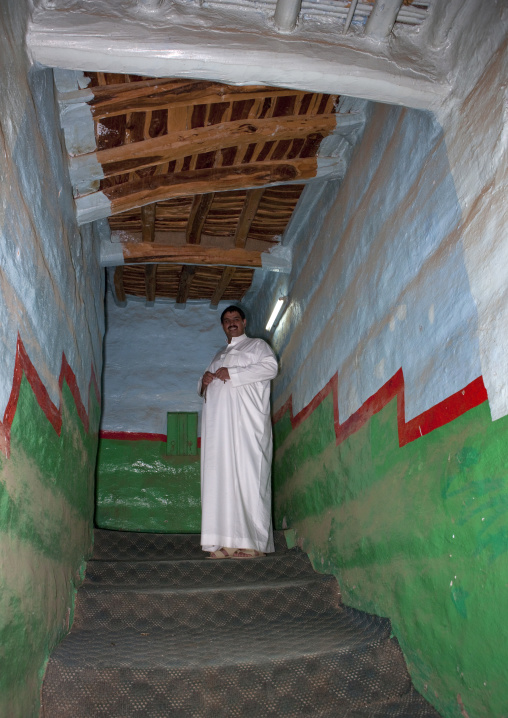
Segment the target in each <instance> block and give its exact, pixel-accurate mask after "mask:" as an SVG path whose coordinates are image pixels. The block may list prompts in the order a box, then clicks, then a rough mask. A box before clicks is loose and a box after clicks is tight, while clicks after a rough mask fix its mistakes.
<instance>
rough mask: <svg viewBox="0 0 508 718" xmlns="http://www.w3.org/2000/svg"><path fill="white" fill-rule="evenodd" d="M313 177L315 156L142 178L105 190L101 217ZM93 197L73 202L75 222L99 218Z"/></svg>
mask: <svg viewBox="0 0 508 718" xmlns="http://www.w3.org/2000/svg"><path fill="white" fill-rule="evenodd" d="M337 167H338V168H340V167H341V164H340V160H338V162H337ZM334 171H336V170H335V168H334V166H333V165H329V166H328V176H330V177H333V176H334ZM316 175H317V159H316V157H306V158H304V159H296V160H277V161H273V160H272V161H268V162H260V163H255V164H244V165H232V166H230V167H212V168H209V169H201V170H191V171H188V172H175V173H173V174H171V175H164V176H151V177H144V178H142V179H135V180H131V181H129V182H124V183H123V184H119V185H115V186H113V187H107V188H105V189H104V190H103V195H104V196H105V197H106V198H107V199H108V200H109V206H108V207H106V206H105V205H104V204H103V205H102V207H101V216H106V217H107V216H110V215H112V214H118V213H119V212H126V211H128V210H131V209H133V208H135V207H142V206H143V205H145V204H150V203H151V202H160V201H164V200H168V199H171V198H173V197H186V196H191V195H195V194H206V193H208V192H225V191H228V190H234V189H244V188H248V187H252V188H253V187H265V186H268V185H280V184H284V183H285V182H295V183H298V182H302V181H305V180H309V179H312V178H314V177H316ZM95 194H97V193H92V194H90V195H85V196H84V197H78V198H77V199H76V206H77V208H78V221H81V222H83V221H85V222H87V221H90V219H89V217H90V215H89V213H88V207H92V208H93V209H92V213H93V214H92V217H91V218H92V219H99V216H98V214H97V213H96V209H95V206H96V205H95V202H94V195H95ZM102 212H103V214H102Z"/></svg>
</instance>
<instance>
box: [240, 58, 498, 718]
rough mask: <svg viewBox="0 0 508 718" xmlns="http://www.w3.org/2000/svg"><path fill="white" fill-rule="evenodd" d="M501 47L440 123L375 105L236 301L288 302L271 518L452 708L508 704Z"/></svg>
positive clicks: (437, 701) (491, 711)
mask: <svg viewBox="0 0 508 718" xmlns="http://www.w3.org/2000/svg"><path fill="white" fill-rule="evenodd" d="M492 49H493V48H492ZM505 58H506V50H505V47H504V46H502V47H501V48H500V49H499V50H498V51H497V52H496V53H495V54H494V55H493V56H492V58H491V60H490V61H489V62H488V63H487V64H486V65H485V67H484V68H483V70H479V68H478V67H477V68H475V72H476V76H475V77H473V78H472V79H473V80H474V85H473V86H470V87H468V88H467V90H466V89H465V88H463V90H464V91H463V93H462V95H461V94H460V93H459V92H458V94H457V95H456V96H455V98H454V100H453V102H452V103H451V104H450V106H449V107H448V108H447V112H443V114H442V115H440V116H439V117H436V116H434V115H432V114H430V113H428V114H427V113H422V112H419V111H414V110H405V109H400V108H394V107H388V106H383V105H376V106H372V107H371V108H370V119H369V120H368V121H367V124H366V128H365V131H364V137H363V141H362V142H361V144H360V145H359V147H358V148H357V150H356V152H355V154H354V156H353V159H352V162H351V164H350V167H349V170H348V173H347V175H346V178H345V180H344V182H343V183H342V185H341V186H338V185H335V186H333V185H332V184H331V183H330V184H328V185H323V187H322V191H321V192H320V193H319V194H315V195H314V196H313V198H312V199H311V200H310V199H309V201H308V203H306V204H304V203H302V207H300V210H299V216H298V215H297V216H295V218H294V220H293V222H292V226H291V227H290V228H289V229H288V232H287V234H286V236H285V238H284V241H286V242H289V243H292V244H293V257H294V269H293V273H292V275H291V276H290V277H288V278H283V277H281V278H278V279H277V278H273V277H267V278H265V280H264V282H262V283H261V289H260V291H259V292H258V293H257V294H256V295H251V297H250V299H249V301H248V304H250V306H251V309H252V311H253V312H255V313H256V317H258V322H257V327H256V328H255V331H256V330H259V331H261V329H262V326H263V324H264V322H265V321H266V318H267V316H268V314H269V311H270V310H271V307H272V305H273V303H274V301H275V298H276V297H277V296H279V295H287V296H288V297H289V300H288V306H287V311H286V313H285V315H284V316H283V318H282V320H281V321H280V323H279V326H278V327H277V329H276V331H275V333H274V334H273V337H272V342H273V345H274V348H275V350H276V351H277V352H278V354H279V356H280V359H281V373H280V375H279V377H278V378H277V380H276V382H275V390H274V419H275V437H276V439H275V440H276V453H275V464H274V485H275V511H276V521H277V524H278V525H279V526H289V527H290V528H292V529H294V532H295V537H296V540H297V541H298V542H299V543H300V545H302V546H303V547H304V548H305V549H306V550H307V551H308V552H309V554H310V555H311V557H312V559H313V561H314V565H315V566H316V568H318V569H319V568H322V569H323V570H325V571H332V572H334V573H335V574H336V575H337V578H338V581H339V584H340V585H341V589H342V592H343V598H344V600H345V602H346V603H348V604H349V605H353V606H356V607H358V608H361V609H363V610H367V611H371V612H373V613H376V614H379V615H384V616H388V617H390V618H391V620H392V624H393V628H394V633H395V634H396V636H397V637H398V639H399V641H400V643H401V646H402V648H403V650H404V653H405V656H406V659H407V661H408V666H409V669H410V672H411V674H412V677H413V679H414V681H415V684H416V686H417V688H418V689H419V690H420V691H421V692H422V693H424V695H425V696H426V697H427V698H428V700H430V701H431V702H432V703H433V704H434V705H435V706H436V707H437V708H438V710H439V711H440V712H441V713H442V715H443V716H446V717H448V716H450V717H452V716H453V717H454V718H460V717H461V716H464V715H468V716H484V715H485V716H487V715H488V716H502V715H504V714H505V711H506V706H507V705H508V693H507V689H506V686H507V685H508V675H507V674H506V665H508V664H507V658H508V656H507V655H506V646H507V645H508V640H507V639H508V635H507V631H506V626H505V625H504V621H503V619H502V616H504V615H505V614H506V611H507V609H508V605H507V603H506V591H505V585H506V581H507V579H508V555H507V550H506V541H505V535H506V531H505V526H506V502H507V499H508V495H507V490H506V471H507V462H506V448H505V447H506V441H507V435H506V431H507V425H506V417H505V415H506V413H507V412H506V404H505V393H504V388H503V387H504V382H505V378H506V370H505V361H506V357H505V353H504V352H503V351H502V350H501V346H502V343H503V342H504V339H503V337H504V335H505V330H504V329H503V327H504V326H505V322H504V319H503V317H504V306H505V301H504V296H505V283H503V282H501V280H500V278H499V268H500V267H502V266H503V261H502V259H501V258H502V257H503V256H504V252H506V246H507V239H506V238H507V231H506V230H507V222H506V207H505V204H506V203H505V200H501V197H503V196H504V197H506V146H507V145H506V139H507V138H506V133H505V131H504V129H503V128H504V127H505V124H506V123H505V114H504V113H505V110H504V109H503V108H504V107H506V87H505V84H504V79H503V78H505V77H506V74H505V69H504V67H505V66H504V63H505ZM487 107H488V111H487ZM307 191H308V190H306V192H307ZM498 417H499V418H498ZM500 417H503V418H500ZM493 419H496V420H495V421H493Z"/></svg>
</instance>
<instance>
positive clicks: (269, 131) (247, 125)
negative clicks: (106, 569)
mask: <svg viewBox="0 0 508 718" xmlns="http://www.w3.org/2000/svg"><path fill="white" fill-rule="evenodd" d="M335 127H336V115H335V113H331V114H328V115H313V116H308V117H307V116H302V117H299V116H289V117H269V118H265V119H261V120H255V119H254V120H235V121H234V122H224V123H221V124H218V125H209V126H207V127H196V128H194V129H191V130H177V131H173V132H169V133H168V134H166V135H162V136H161V137H154V138H152V139H149V140H142V141H140V142H127V143H125V144H123V145H120V146H119V147H112V148H110V149H106V150H99V151H98V152H90V153H88V154H85V155H77V156H76V157H71V158H70V159H69V170H70V174H71V180H72V182H73V184H76V183H83V182H91V181H93V180H96V179H102V178H104V177H113V176H115V175H118V174H124V173H126V172H137V171H138V170H141V169H144V168H146V167H152V166H154V165H161V164H164V163H166V162H172V161H174V160H178V159H183V158H184V157H188V156H196V155H198V154H201V153H205V152H216V151H218V150H221V149H223V148H224V147H234V146H235V145H238V144H242V143H247V144H248V143H249V142H255V143H261V144H264V143H265V142H267V141H270V142H274V143H275V142H278V141H280V140H293V139H298V138H300V139H302V138H306V137H308V136H309V135H313V134H315V135H317V136H322V135H328V134H329V133H331V132H333V130H334V129H335ZM274 146H275V145H274Z"/></svg>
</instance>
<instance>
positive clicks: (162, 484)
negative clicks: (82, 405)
mask: <svg viewBox="0 0 508 718" xmlns="http://www.w3.org/2000/svg"><path fill="white" fill-rule="evenodd" d="M106 303H107V333H106V340H105V366H104V398H103V403H104V413H103V417H102V423H101V439H100V450H99V461H98V466H97V507H96V514H95V520H96V523H97V525H98V526H101V527H103V528H115V529H123V530H136V531H155V532H157V531H160V532H168V533H171V532H173V533H180V532H182V533H185V532H191V533H192V532H199V530H200V526H201V503H200V464H199V456H197V457H170V456H167V451H166V432H167V413H168V411H197V412H200V411H201V404H202V399H201V398H200V397H199V396H198V394H197V382H198V379H199V378H200V377H201V376H202V374H203V372H204V371H205V369H206V367H207V366H208V364H209V363H210V361H211V359H212V358H213V356H214V354H215V353H216V352H217V351H218V349H219V348H220V347H221V346H222V345H223V344H224V342H225V337H224V332H223V331H222V328H221V325H220V315H221V312H222V310H223V309H224V308H225V307H226V306H228V304H229V302H222V303H221V304H220V305H219V308H218V309H217V310H212V309H210V307H209V302H188V303H187V306H186V308H185V309H183V310H182V309H178V308H175V304H174V302H164V301H156V303H155V305H154V306H146V304H145V303H144V302H142V301H136V300H135V299H130V300H129V302H128V303H127V306H126V307H119V306H117V305H116V304H115V303H114V301H113V298H112V296H111V294H110V293H108V296H107V302H106Z"/></svg>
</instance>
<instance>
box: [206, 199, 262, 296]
mask: <svg viewBox="0 0 508 718" xmlns="http://www.w3.org/2000/svg"><path fill="white" fill-rule="evenodd" d="M264 191H265V190H264V188H261V189H250V190H248V191H247V194H246V197H245V202H244V205H243V207H242V212H241V214H240V218H239V220H238V224H237V227H236V232H235V247H238V248H241V247H245V243H246V241H247V237H248V235H249V230H250V227H251V224H252V222H253V220H254V217H255V216H256V213H257V211H258V207H259V203H260V202H261V199H262V197H263V193H264ZM235 271H236V270H235V268H234V267H226V269H224V271H223V272H222V276H221V278H220V280H219V283H218V285H217V287H216V289H215V291H214V293H213V296H212V299H211V300H210V307H211V308H212V309H216V308H217V306H218V304H219V302H220V300H221V299H222V297H223V296H224V292H225V291H226V289H227V288H228V287H229V285H230V283H231V280H232V279H233V277H234V276H235Z"/></svg>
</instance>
